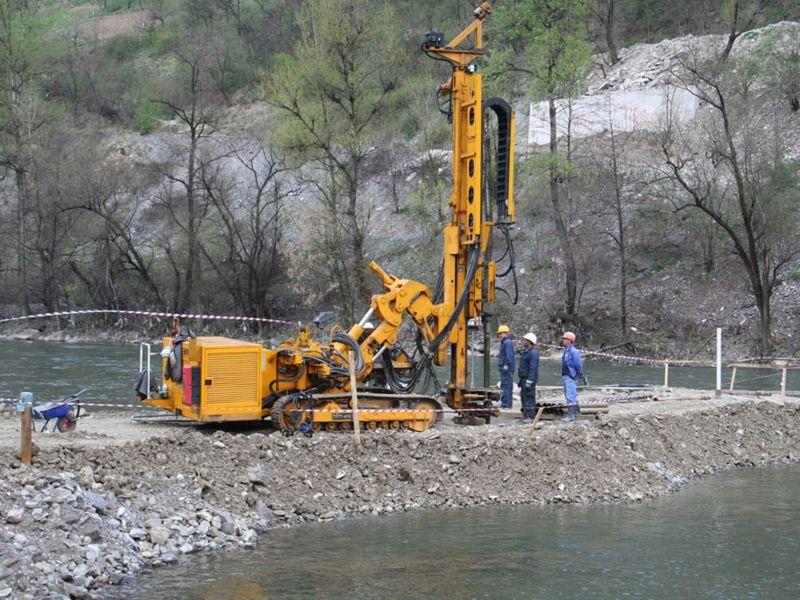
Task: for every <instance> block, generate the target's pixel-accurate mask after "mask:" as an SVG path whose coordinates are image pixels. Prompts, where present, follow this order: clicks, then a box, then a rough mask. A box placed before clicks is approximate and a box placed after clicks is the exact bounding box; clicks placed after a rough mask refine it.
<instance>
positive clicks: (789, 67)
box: [758, 23, 800, 112]
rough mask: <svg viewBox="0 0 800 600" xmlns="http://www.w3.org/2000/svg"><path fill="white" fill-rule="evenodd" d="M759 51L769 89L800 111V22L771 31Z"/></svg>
mask: <svg viewBox="0 0 800 600" xmlns="http://www.w3.org/2000/svg"><path fill="white" fill-rule="evenodd" d="M758 55H759V58H760V59H761V64H762V65H763V68H764V70H765V75H766V84H767V86H768V87H769V89H770V90H772V91H773V92H774V93H775V94H776V95H779V96H783V97H784V98H785V99H786V101H787V102H788V104H789V108H791V110H792V112H797V111H800V24H797V23H795V24H794V25H793V26H792V27H791V28H790V29H789V30H788V31H786V30H785V29H784V28H780V29H778V30H777V31H773V32H771V33H770V34H768V37H767V38H766V39H765V40H764V43H763V44H762V45H761V47H760V48H759V50H758Z"/></svg>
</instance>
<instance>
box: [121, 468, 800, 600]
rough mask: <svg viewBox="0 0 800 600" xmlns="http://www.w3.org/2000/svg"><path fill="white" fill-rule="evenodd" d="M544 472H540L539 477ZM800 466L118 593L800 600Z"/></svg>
mask: <svg viewBox="0 0 800 600" xmlns="http://www.w3.org/2000/svg"><path fill="white" fill-rule="evenodd" d="M532 476H535V474H532ZM798 498H800V467H798V466H780V467H769V468H760V469H741V470H736V471H732V472H728V473H725V474H722V475H718V476H714V477H711V478H708V479H705V480H703V481H700V482H695V483H692V484H690V485H688V486H687V487H685V488H684V489H682V490H681V491H679V492H678V493H676V494H673V495H671V496H667V497H663V498H658V499H655V500H651V501H648V502H645V503H642V504H630V505H616V506H588V507H575V506H548V507H530V506H528V507H515V508H507V507H501V508H491V509H490V508H481V509H468V510H457V511H450V512H438V511H426V512H420V513H408V514H399V515H393V516H389V517H369V518H363V519H357V520H352V521H345V522H340V523H333V524H331V523H329V524H323V525H306V526H301V527H297V528H295V529H283V530H276V531H272V532H269V533H268V534H266V536H265V537H264V538H262V539H263V541H262V542H261V543H260V545H259V546H258V548H257V549H256V550H254V551H251V552H243V553H233V554H228V555H218V556H215V555H197V556H193V557H191V558H189V559H188V560H186V561H184V562H182V563H181V564H179V565H177V566H173V567H168V568H164V569H161V570H158V571H155V572H153V573H151V574H148V575H146V576H144V577H142V578H141V579H140V580H139V581H138V582H136V583H134V584H132V585H129V586H126V587H122V588H119V589H116V590H110V592H109V593H108V597H109V598H126V599H142V600H161V599H163V600H167V599H170V600H171V599H175V598H197V599H209V600H210V599H215V600H227V599H231V600H233V599H237V600H238V599H257V598H308V597H312V598H720V599H722V598H798V597H800V503H799V502H798Z"/></svg>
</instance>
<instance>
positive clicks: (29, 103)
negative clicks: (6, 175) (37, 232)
mask: <svg viewBox="0 0 800 600" xmlns="http://www.w3.org/2000/svg"><path fill="white" fill-rule="evenodd" d="M38 9H39V3H38V2H36V1H32V0H0V166H2V167H4V168H6V169H8V170H9V171H11V173H12V174H13V177H14V184H15V187H16V196H17V197H16V211H15V212H16V214H15V224H16V231H15V235H14V238H15V242H16V266H17V302H18V305H19V309H20V310H23V311H25V312H26V313H27V312H30V295H29V281H28V275H29V273H28V270H29V267H28V251H29V247H28V222H27V219H28V216H29V210H30V205H31V202H32V200H31V197H30V196H31V189H30V188H31V185H30V171H31V169H32V163H33V157H32V155H33V153H34V151H35V144H36V135H37V133H38V132H39V130H40V129H41V127H42V126H43V125H44V124H45V123H46V121H47V112H46V109H45V108H44V107H43V103H42V101H41V99H40V97H39V94H38V90H37V84H38V82H39V81H40V80H41V78H42V76H43V75H44V74H45V73H46V72H47V70H48V68H49V65H48V61H47V57H46V55H45V53H44V46H45V44H44V43H43V41H42V39H41V30H40V28H39V27H38V16H39V15H38Z"/></svg>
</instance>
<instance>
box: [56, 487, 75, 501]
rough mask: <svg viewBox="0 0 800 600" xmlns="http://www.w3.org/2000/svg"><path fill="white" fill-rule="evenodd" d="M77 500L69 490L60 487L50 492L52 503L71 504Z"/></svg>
mask: <svg viewBox="0 0 800 600" xmlns="http://www.w3.org/2000/svg"><path fill="white" fill-rule="evenodd" d="M74 499H75V496H74V495H73V493H72V492H70V491H69V490H68V489H67V488H63V487H58V488H55V489H54V490H53V491H51V492H50V501H51V502H54V503H58V504H63V503H64V502H70V501H72V500H74Z"/></svg>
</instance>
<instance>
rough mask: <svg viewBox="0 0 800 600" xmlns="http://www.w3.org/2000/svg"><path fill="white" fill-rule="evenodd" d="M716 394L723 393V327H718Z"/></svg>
mask: <svg viewBox="0 0 800 600" xmlns="http://www.w3.org/2000/svg"><path fill="white" fill-rule="evenodd" d="M715 395H716V396H718V397H719V396H721V395H722V327H717V390H716V393H715Z"/></svg>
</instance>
